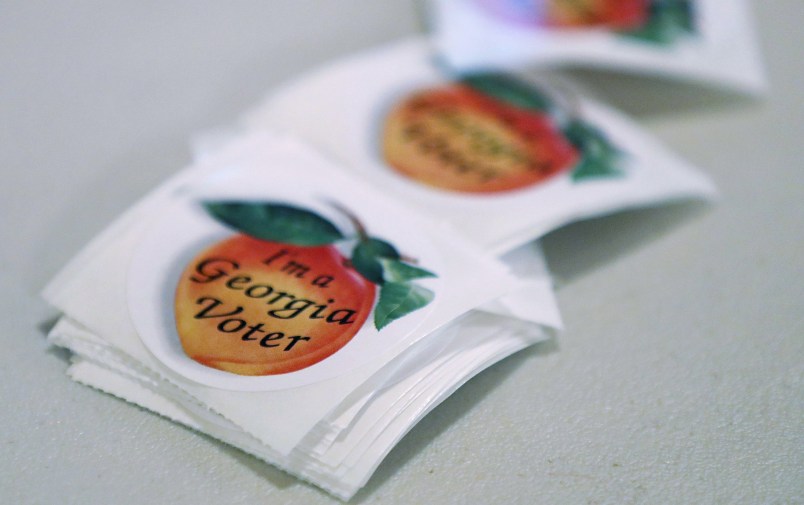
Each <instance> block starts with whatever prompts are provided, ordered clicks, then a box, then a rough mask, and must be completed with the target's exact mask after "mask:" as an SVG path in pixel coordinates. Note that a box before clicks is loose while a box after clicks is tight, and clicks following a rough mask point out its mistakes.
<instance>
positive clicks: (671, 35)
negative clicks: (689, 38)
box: [622, 0, 695, 44]
mask: <svg viewBox="0 0 804 505" xmlns="http://www.w3.org/2000/svg"><path fill="white" fill-rule="evenodd" d="M649 9H650V12H649V15H648V21H647V23H645V25H644V26H642V27H641V28H638V29H636V30H631V31H627V32H622V35H625V36H627V37H631V38H636V39H641V40H645V41H648V42H654V43H657V44H670V43H672V42H673V41H675V40H676V39H677V38H678V37H680V36H683V35H687V34H690V33H695V11H694V8H693V6H692V3H691V2H690V0H653V1H652V2H651V4H650V7H649Z"/></svg>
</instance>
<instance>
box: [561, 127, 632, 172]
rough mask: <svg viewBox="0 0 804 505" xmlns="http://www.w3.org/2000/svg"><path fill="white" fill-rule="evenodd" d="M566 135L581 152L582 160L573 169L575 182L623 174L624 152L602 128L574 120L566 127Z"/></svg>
mask: <svg viewBox="0 0 804 505" xmlns="http://www.w3.org/2000/svg"><path fill="white" fill-rule="evenodd" d="M564 135H565V136H566V137H567V139H568V140H569V141H570V143H571V144H572V145H574V146H575V147H576V148H577V149H578V150H579V151H580V152H581V160H580V161H579V162H578V164H577V165H576V166H575V168H574V169H573V171H572V180H573V181H574V182H579V181H582V180H585V179H592V178H596V179H597V178H605V177H619V176H621V175H622V170H621V169H620V168H619V163H620V160H621V159H622V156H623V154H622V152H621V151H620V150H619V149H617V148H616V147H615V146H613V145H612V144H611V142H609V139H608V138H607V137H606V135H605V134H604V133H603V132H602V131H601V130H599V129H598V128H595V127H594V126H592V125H590V124H587V123H585V122H583V121H580V120H574V121H572V122H571V123H570V124H569V125H568V126H567V128H565V129H564Z"/></svg>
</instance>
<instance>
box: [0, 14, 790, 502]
mask: <svg viewBox="0 0 804 505" xmlns="http://www.w3.org/2000/svg"><path fill="white" fill-rule="evenodd" d="M756 3H757V5H756V9H755V10H756V14H757V18H758V25H759V28H760V33H761V38H762V44H763V47H764V50H765V54H766V57H767V64H768V69H769V72H770V76H771V81H772V85H773V92H772V94H771V95H770V97H769V98H768V99H767V100H761V101H752V100H747V99H743V98H739V97H735V96H730V95H725V94H722V93H717V92H712V91H707V90H703V89H701V88H698V87H692V86H682V85H679V84H677V83H670V82H667V81H661V82H658V81H652V80H649V79H644V78H633V77H623V76H616V75H612V74H606V75H603V74H599V73H581V74H577V75H579V76H580V77H581V78H582V79H583V81H584V82H585V84H586V85H588V86H591V87H594V88H595V89H596V90H597V91H598V92H599V94H600V95H601V96H603V97H604V98H607V99H608V100H609V101H611V102H613V103H614V104H615V105H619V106H621V107H622V108H624V109H625V110H626V111H627V112H629V113H631V114H633V115H635V116H637V117H638V118H639V120H640V121H641V122H642V124H644V125H645V127H646V128H647V129H649V130H651V131H652V132H653V133H655V134H656V135H657V136H659V137H660V138H661V139H663V140H664V141H665V142H666V143H667V144H669V145H670V146H672V147H673V148H674V149H676V150H677V151H679V152H680V153H681V154H683V155H684V156H685V157H687V158H688V159H689V160H691V161H693V162H695V163H696V164H698V165H699V166H701V167H702V168H704V169H705V170H707V171H708V172H709V173H710V174H711V175H712V176H713V178H714V179H715V180H716V182H717V184H718V185H719V187H720V188H721V189H722V192H723V201H722V202H721V203H720V204H719V205H718V206H717V207H715V208H712V209H695V208H690V207H682V208H675V209H670V210H664V211H650V212H643V213H632V214H628V215H621V216H617V217H612V218H607V219H602V220H598V221H593V222H589V223H584V224H581V225H576V226H573V227H571V228H569V229H566V230H562V231H559V232H558V233H555V234H553V235H551V236H550V237H548V239H547V241H546V250H547V252H548V254H549V258H550V262H551V265H552V267H553V268H554V270H555V272H556V275H557V277H558V278H559V280H560V281H561V282H562V287H561V289H560V291H559V299H560V303H561V307H562V309H563V313H564V317H565V319H566V324H567V330H566V332H565V333H564V334H563V335H561V336H560V338H559V340H558V341H557V342H556V343H553V344H548V345H542V346H538V347H536V348H533V349H530V350H527V351H525V352H522V353H520V354H518V355H516V356H515V357H513V358H511V359H508V360H506V361H505V362H503V363H501V364H499V365H497V366H495V367H494V368H492V369H490V370H489V371H487V372H486V373H483V374H482V375H481V376H479V377H477V378H476V379H475V380H473V381H471V382H470V383H469V384H467V385H466V386H465V387H463V388H462V389H461V390H460V391H459V392H458V393H456V394H455V395H454V396H453V397H452V398H450V399H449V400H448V401H446V402H445V403H444V404H443V405H442V406H441V407H439V408H438V409H437V410H435V411H434V412H433V413H432V414H431V415H430V416H428V417H427V418H426V419H425V420H424V421H423V422H422V423H421V424H420V425H419V426H418V427H416V428H415V429H414V430H413V431H412V432H411V433H410V434H409V435H408V436H407V437H406V438H405V439H404V440H403V441H402V442H401V443H400V444H399V446H398V447H397V448H396V449H395V450H394V451H393V452H392V453H391V454H390V456H389V457H388V458H387V460H386V461H385V463H384V464H383V465H382V466H381V467H380V469H379V470H378V471H377V473H376V474H375V476H374V477H373V478H372V480H371V481H370V482H369V484H368V486H367V487H366V488H365V489H364V490H363V491H362V492H360V494H358V495H357V497H356V498H355V499H354V503H367V504H368V503H400V504H401V503H406V504H407V503H455V504H486V503H488V504H493V503H508V504H510V503H522V504H530V503H544V504H565V503H566V504H576V503H578V504H601V503H611V504H628V503H646V504H658V503H662V504H664V503H679V504H691V503H695V504H699V503H701V504H706V503H723V504H732V503H746V504H765V503H774V504H775V503H779V504H783V503H784V504H787V503H804V427H803V426H802V419H804V392H803V390H804V387H803V386H804V384H803V382H804V380H803V377H804V366H803V365H804V260H802V253H804V247H803V246H804V226H803V224H804V219H802V218H803V217H804V216H802V208H803V207H802V201H803V200H804V177H803V176H802V168H803V167H802V164H804V162H803V161H802V160H803V159H804V149H803V148H802V145H803V144H804V141H802V132H804V129H803V128H802V126H804V121H802V113H804V80H803V79H802V77H804V73H802V54H801V49H802V47H804V30H802V29H801V27H802V25H804V9H802V8H801V0H774V1H773V2H756ZM416 30H417V17H416V12H415V10H414V7H413V3H412V2H409V1H388V0H383V1H377V0H361V1H358V0H348V1H346V0H340V1H337V2H332V1H326V0H319V1H307V0H281V1H279V0H271V1H270V2H268V1H262V2H260V1H256V0H254V1H237V2H211V1H192V2H191V1H189V0H188V1H168V2H156V1H141V2H140V1H125V2H123V1H121V2H101V1H83V2H56V1H52V2H35V1H26V0H15V1H9V0H4V1H3V2H1V3H0V170H2V175H3V178H2V181H3V182H2V184H0V230H2V245H0V259H2V268H1V269H0V281H1V282H2V284H0V288H1V289H0V321H2V332H0V339H1V340H0V341H2V348H3V349H4V351H3V352H2V353H0V405H2V410H0V503H9V504H12V503H14V504H16V503H25V504H28V503H47V504H50V503H76V504H79V503H80V504H88V503H93V504H94V503H119V504H129V503H131V504H134V503H149V504H150V503H171V504H192V505H196V504H200V503H244V504H245V503H248V504H254V503H271V504H276V503H288V504H318V503H333V502H335V500H334V499H332V498H330V497H329V496H327V495H326V494H324V493H322V492H320V491H318V490H316V489H315V488H312V487H309V486H307V485H304V484H300V483H297V482H296V481H295V480H294V479H293V478H290V477H288V476H286V475H285V474H283V473H282V472H280V471H278V470H276V469H273V468H271V467H269V466H267V465H265V464H263V463H261V462H260V461H258V460H256V459H254V458H251V457H249V456H246V455H243V454H241V453H240V452H238V451H236V450H234V449H231V448H229V447H227V446H225V445H223V444H221V443H218V442H216V441H214V440H211V439H209V438H207V437H204V436H200V435H198V434H196V433H194V432H192V431H190V430H187V429H184V428H182V427H179V426H177V425H174V424H173V423H171V422H169V421H166V420H164V419H162V418H159V417H158V416H155V415H152V414H150V413H148V412H146V411H144V410H141V409H139V408H136V407H133V406H131V405H128V404H126V403H125V402H123V401H120V400H117V399H115V398H113V397H111V396H107V395H104V394H100V393H97V392H95V391H93V390H91V389H89V388H86V387H83V386H79V385H77V384H74V383H72V382H71V381H69V380H68V379H67V378H66V376H65V375H64V370H65V369H66V367H67V361H66V356H65V354H64V353H62V352H59V351H54V350H49V349H48V348H47V346H46V344H45V341H44V336H43V331H44V328H46V327H47V326H48V322H49V321H51V320H52V318H53V316H54V315H55V314H54V312H53V311H52V310H51V309H50V308H49V307H47V306H46V305H45V304H44V303H43V302H42V301H40V299H39V298H38V295H37V293H38V291H39V290H40V289H41V288H42V286H43V285H44V284H45V282H46V281H47V280H48V279H49V278H50V277H51V276H52V275H53V274H54V273H55V272H56V271H57V270H58V269H59V268H60V267H61V266H62V265H63V264H64V263H65V262H66V261H67V260H68V259H69V258H70V257H71V256H72V255H73V254H75V253H76V252H77V251H78V250H79V248H80V247H81V246H82V245H83V244H84V243H86V242H87V241H88V240H89V239H90V238H91V237H92V236H93V235H95V234H96V233H98V232H99V231H100V230H101V229H102V228H103V227H104V225H106V224H107V223H109V222H110V221H111V220H112V219H114V217H115V216H117V215H118V214H119V213H121V212H122V211H123V210H124V209H125V208H126V207H127V206H129V205H130V204H132V203H133V202H134V201H135V200H136V199H137V198H138V197H139V196H141V195H142V194H143V193H144V192H146V191H147V190H148V189H149V188H151V187H153V186H155V185H156V184H158V183H159V182H160V181H161V180H163V179H164V178H166V177H167V176H168V175H169V174H170V173H171V172H172V171H174V170H175V169H177V168H179V167H181V166H182V165H184V164H185V163H187V162H188V160H189V154H188V150H187V139H188V138H189V137H190V135H192V134H193V133H194V132H198V131H200V130H204V129H206V128H210V127H214V126H218V125H225V124H227V123H228V122H230V121H232V120H233V119H234V118H235V116H236V115H237V114H238V113H239V112H240V111H242V110H243V109H245V108H246V107H248V106H249V105H251V104H252V103H254V102H255V101H256V100H257V99H258V98H259V97H260V96H261V95H262V94H263V93H264V92H265V91H266V90H267V89H268V88H269V87H270V86H272V85H274V84H276V83H279V82H281V81H283V80H284V79H286V78H289V77H292V76H294V75H295V74H297V73H298V72H300V71H302V70H304V69H307V68H310V67H312V66H314V65H316V64H319V63H322V62H325V61H327V60H329V59H332V58H334V57H337V56H340V55H344V54H347V53H349V52H351V51H353V50H357V49H361V48H367V47H370V46H372V45H376V44H378V43H381V42H385V41H390V40H393V39H395V38H398V37H400V36H403V35H405V34H408V33H411V32H414V31H416ZM690 215H692V217H691V218H690V219H686V220H685V221H684V222H683V223H681V224H679V223H680V221H681V220H682V219H681V218H689V217H690Z"/></svg>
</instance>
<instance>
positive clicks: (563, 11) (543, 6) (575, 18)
mask: <svg viewBox="0 0 804 505" xmlns="http://www.w3.org/2000/svg"><path fill="white" fill-rule="evenodd" d="M476 3H477V4H478V5H480V6H481V7H482V8H484V9H485V10H486V11H487V12H490V13H492V14H493V15H496V16H498V17H499V18H500V19H504V20H506V21H510V22H512V23H516V24H518V25H520V26H525V27H527V26H531V27H534V28H537V29H543V28H549V29H555V30H568V29H574V30H578V29H590V28H593V29H605V30H610V31H613V32H616V33H618V34H620V35H623V36H626V37H630V38H631V39H633V40H637V41H644V42H651V43H657V44H671V43H673V41H675V40H676V39H678V38H679V37H682V36H686V35H690V34H693V33H695V16H694V6H693V1H692V0H476Z"/></svg>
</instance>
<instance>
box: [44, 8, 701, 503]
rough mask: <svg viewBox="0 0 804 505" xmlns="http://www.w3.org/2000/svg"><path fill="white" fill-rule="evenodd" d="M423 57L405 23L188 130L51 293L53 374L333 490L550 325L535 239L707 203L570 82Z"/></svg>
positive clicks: (556, 324)
mask: <svg viewBox="0 0 804 505" xmlns="http://www.w3.org/2000/svg"><path fill="white" fill-rule="evenodd" d="M437 3H438V4H439V5H438V7H439V9H441V10H440V11H439V13H440V14H439V16H440V17H439V18H438V19H439V21H440V22H441V23H442V24H444V23H447V24H448V21H449V19H448V18H450V16H449V14H450V12H451V11H449V9H448V8H449V4H450V2H447V1H443V2H437ZM453 3H454V2H453ZM478 3H479V4H484V3H485V2H478ZM502 3H504V2H502ZM445 9H447V10H445ZM453 28H454V27H453ZM453 28H450V29H453ZM435 29H436V30H438V26H436V27H435ZM439 33H440V32H438V31H436V40H441V39H440V38H438V34H439ZM450 37H452V38H451V39H450V40H453V39H454V37H455V34H454V33H452V32H451V35H450ZM449 49H450V48H449V47H445V48H442V50H444V51H449ZM447 56H448V59H449V56H450V55H449V54H447ZM456 58H457V61H460V58H459V57H457V56H456ZM435 61H436V60H435V58H434V53H433V51H432V47H431V46H430V41H429V40H428V39H426V38H423V37H415V38H410V39H406V40H402V41H399V42H396V43H393V44H390V45H388V46H386V47H381V48H376V49H372V50H369V51H365V52H363V53H360V54H357V55H353V56H349V57H346V58H344V59H343V60H341V61H336V62H333V63H330V64H328V65H325V66H324V67H322V68H318V69H314V70H312V71H310V72H309V73H307V74H306V75H303V76H301V77H299V78H296V79H294V80H291V81H290V82H288V83H286V84H284V85H282V86H281V87H279V88H278V89H275V90H273V91H271V92H270V93H269V94H268V95H267V97H266V99H265V100H264V101H263V102H262V103H260V104H259V105H258V106H256V107H255V108H254V109H252V110H250V111H248V112H247V113H246V114H244V116H243V118H242V119H241V121H239V122H238V124H237V125H236V126H233V127H231V128H228V129H227V130H225V131H224V132H219V133H218V134H216V135H213V136H209V135H207V136H204V137H202V138H203V139H204V140H203V141H200V142H196V150H195V151H196V152H195V161H194V162H193V163H192V164H191V165H190V166H189V167H186V168H184V169H182V170H180V171H178V172H177V174H176V175H175V176H173V177H172V178H171V179H169V180H168V181H166V182H164V183H163V184H162V185H160V186H159V187H157V188H156V189H154V190H153V191H152V192H151V193H150V194H148V195H146V196H145V197H144V198H143V199H142V200H141V201H140V202H139V203H137V204H136V205H135V206H134V207H132V208H131V209H130V210H128V211H127V212H126V213H125V214H124V215H122V216H121V217H120V218H118V219H117V220H116V221H115V222H114V223H112V224H111V225H110V226H109V227H108V228H107V229H106V230H105V231H104V232H103V233H101V234H100V235H99V236H98V237H97V238H96V239H95V240H93V241H92V242H91V243H90V244H89V245H88V246H87V247H86V248H85V249H84V250H83V251H82V252H81V253H80V254H79V255H78V256H77V257H76V258H75V259H73V260H72V261H71V262H70V263H69V264H68V265H67V266H66V267H65V268H64V269H63V271H62V272H60V273H59V274H58V275H57V276H56V277H55V279H53V281H52V282H51V283H50V284H49V286H48V287H47V288H46V290H45V292H44V297H45V298H46V299H47V300H48V301H49V302H50V303H51V304H52V305H53V306H55V307H56V308H57V309H58V310H60V311H61V312H62V313H63V316H62V317H61V319H60V320H59V322H58V323H57V324H56V326H55V327H54V328H53V330H52V331H51V333H50V336H49V338H50V340H51V342H52V343H53V344H55V345H58V346H62V347H65V348H68V349H69V350H71V351H72V364H71V366H70V367H69V369H68V375H69V376H70V377H71V378H72V379H74V380H76V381H78V382H81V383H83V384H86V385H89V386H92V387H94V388H97V389H99V390H101V391H105V392H107V393H110V394H113V395H116V396H118V397H120V398H123V399H125V400H127V401H130V402H132V403H135V404H138V405H140V406H142V407H144V408H146V409H150V410H152V411H154V412H156V413H159V414H161V415H163V416H166V417H168V418H170V419H172V420H174V421H176V422H178V423H181V424H183V425H186V426H189V427H191V428H193V429H195V430H198V431H200V432H203V433H206V434H208V435H210V436H212V437H214V438H216V439H219V440H221V441H223V442H225V443H227V444H230V445H232V446H235V447H238V448H240V449H242V450H243V451H245V452H247V453H250V454H253V455H254V456H256V457H258V458H260V459H262V460H264V461H266V462H268V463H270V464H273V465H275V466H277V467H279V468H281V469H283V470H285V471H287V472H289V473H291V474H293V475H296V476H298V477H299V478H301V479H304V480H306V481H308V482H310V483H312V484H315V485H317V486H319V487H321V488H323V489H325V490H327V491H328V492H330V493H332V494H334V495H335V496H338V497H340V498H342V499H349V498H350V497H351V496H352V495H354V493H355V492H356V491H357V490H358V489H360V487H361V486H363V485H364V484H365V482H366V481H367V480H368V479H369V477H370V476H371V474H372V472H373V471H374V469H375V468H376V467H377V465H379V463H380V462H381V461H382V459H383V457H384V456H385V455H386V454H387V453H388V452H389V451H390V450H391V449H392V448H393V446H394V445H395V444H396V443H397V442H398V441H399V440H400V439H401V438H402V436H404V434H405V433H407V431H408V430H410V429H411V428H412V427H413V426H414V425H415V424H416V423H417V422H418V420H420V419H421V418H422V417H423V416H425V415H426V414H427V413H428V412H429V411H430V410H431V409H432V408H434V407H435V406H436V405H438V404H439V403H440V402H441V401H442V400H444V399H445V398H446V397H448V396H449V395H450V394H451V393H452V392H453V391H455V389H457V388H458V387H460V386H461V385H462V384H463V383H464V382H466V381H467V380H469V379H470V378H471V377H473V376H474V375H476V374H477V373H479V372H480V371H481V370H483V369H485V368H486V367H488V366H490V365H492V364H494V363H496V362H498V361H499V360H501V359H503V358H504V357H506V356H508V355H510V354H512V353H514V352H516V351H518V350H521V349H523V348H525V347H527V346H529V345H532V344H534V343H536V342H540V341H543V340H545V339H547V338H551V337H552V335H553V334H554V332H555V330H558V329H560V326H561V321H560V317H559V315H558V310H557V308H556V304H555V299H554V296H553V288H552V285H551V280H550V277H549V272H548V271H547V269H546V267H545V263H544V261H543V258H542V256H541V252H540V249H539V246H538V242H537V239H538V238H539V237H540V236H542V235H543V234H545V233H547V232H549V231H550V230H553V229H555V228H557V227H559V226H562V225H564V224H567V223H569V222H572V221H575V220H579V219H585V218H589V217H593V216H599V215H603V214H607V213H612V212H615V211H619V210H623V209H627V208H635V207H641V206H646V205H654V204H658V203H661V202H666V201H673V200H679V199H688V198H697V199H704V200H705V199H709V198H711V197H712V196H713V195H714V189H713V187H712V185H711V184H710V182H709V181H708V179H707V178H706V177H705V176H703V175H702V174H700V173H699V172H698V171H697V170H696V169H695V168H694V167H691V166H690V165H689V164H687V163H686V162H685V161H683V160H682V159H680V158H679V157H677V156H676V155H674V154H673V153H671V152H669V151H668V150H667V149H666V148H664V147H663V146H661V145H660V144H659V143H657V142H656V141H655V140H654V139H652V138H651V137H650V136H649V135H647V134H646V133H645V132H644V131H643V130H642V129H640V127H639V126H637V125H636V124H634V123H633V122H632V121H630V120H629V119H627V118H625V117H623V116H622V115H621V114H619V113H617V112H616V111H614V110H612V109H611V108H609V107H607V106H605V105H603V104H601V103H598V102H596V101H594V100H592V99H590V98H588V97H587V96H586V95H584V94H583V93H581V92H579V91H578V89H577V88H576V87H575V86H574V85H573V84H572V83H571V82H567V81H565V80H563V79H559V78H557V77H555V76H552V75H550V74H545V73H538V74H534V73H511V72H507V73H501V72H499V71H496V70H488V69H487V70H484V71H474V72H472V73H464V72H458V71H455V70H448V69H445V68H444V67H442V66H439V65H437V64H436V63H434V62H435ZM484 63H488V62H484Z"/></svg>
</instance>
